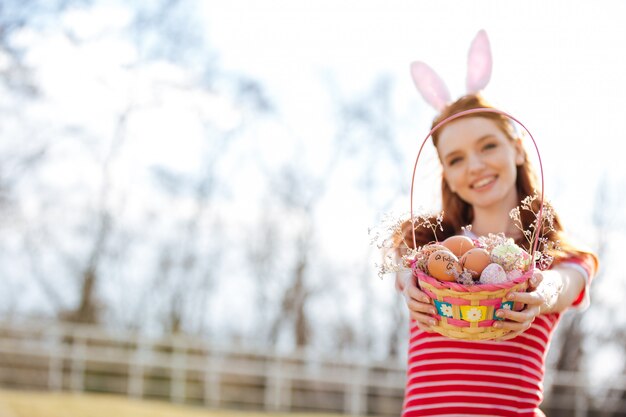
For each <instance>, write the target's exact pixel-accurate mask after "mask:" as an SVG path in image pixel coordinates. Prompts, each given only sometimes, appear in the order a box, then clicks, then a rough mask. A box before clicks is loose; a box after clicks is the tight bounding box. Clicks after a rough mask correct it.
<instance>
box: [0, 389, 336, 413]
mask: <svg viewBox="0 0 626 417" xmlns="http://www.w3.org/2000/svg"><path fill="white" fill-rule="evenodd" d="M279 416H289V417H337V415H332V414H309V413H307V414H296V413H290V414H280V413H262V412H248V411H225V410H208V409H203V408H199V407H192V406H185V405H173V404H168V403H164V402H159V401H147V400H132V399H129V398H126V397H122V396H113V395H98V394H68V393H49V392H25V391H9V390H0V417H279Z"/></svg>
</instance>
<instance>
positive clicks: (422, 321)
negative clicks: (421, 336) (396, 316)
mask: <svg viewBox="0 0 626 417" xmlns="http://www.w3.org/2000/svg"><path fill="white" fill-rule="evenodd" d="M410 316H411V318H412V319H413V320H415V321H416V322H417V324H418V325H422V326H425V327H428V328H430V326H435V325H436V324H437V320H435V319H434V318H432V317H430V316H429V315H427V314H423V313H417V312H415V311H411V312H410ZM420 329H422V327H421V326H420ZM422 330H423V329H422Z"/></svg>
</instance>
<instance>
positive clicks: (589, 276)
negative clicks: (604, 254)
mask: <svg viewBox="0 0 626 417" xmlns="http://www.w3.org/2000/svg"><path fill="white" fill-rule="evenodd" d="M559 265H563V266H568V267H570V268H574V269H576V270H578V271H579V272H580V273H581V274H582V275H583V277H585V287H584V288H583V290H582V291H581V292H580V294H579V295H578V297H577V298H576V300H574V302H573V303H572V307H575V308H576V309H578V310H580V311H584V310H586V309H587V308H588V307H589V304H590V302H591V298H590V290H589V286H590V285H591V281H592V280H593V277H594V276H595V274H596V271H597V270H598V260H597V258H596V257H595V256H594V255H591V254H583V255H578V256H572V257H570V258H567V259H564V260H563V261H561V262H559Z"/></svg>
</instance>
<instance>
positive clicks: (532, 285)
mask: <svg viewBox="0 0 626 417" xmlns="http://www.w3.org/2000/svg"><path fill="white" fill-rule="evenodd" d="M541 281H543V274H542V273H541V271H535V272H533V276H532V277H531V278H530V280H529V281H528V284H529V286H528V291H534V290H536V289H537V287H538V286H539V284H541Z"/></svg>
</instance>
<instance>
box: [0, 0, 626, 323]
mask: <svg viewBox="0 0 626 417" xmlns="http://www.w3.org/2000/svg"><path fill="white" fill-rule="evenodd" d="M199 3H202V6H203V7H204V14H205V16H206V22H207V23H206V30H207V33H208V38H209V43H210V45H211V46H212V47H213V48H214V50H215V51H216V52H217V54H218V58H219V65H220V66H221V67H222V68H224V69H226V70H231V71H234V72H236V73H242V74H245V75H247V76H249V77H251V78H253V79H256V80H259V81H260V82H261V83H262V84H263V87H264V88H265V90H266V91H267V92H268V94H269V95H270V98H271V100H273V101H274V102H276V104H277V108H278V109H279V111H280V120H281V122H282V124H281V125H280V126H272V125H271V124H270V125H265V126H262V127H258V129H259V131H258V132H256V133H258V134H259V135H262V136H263V137H264V138H265V139H264V140H266V141H267V142H264V143H267V144H268V145H271V146H267V149H268V150H269V151H267V150H266V151H265V152H266V153H265V154H264V155H263V156H264V157H265V158H267V160H268V161H270V162H278V161H281V160H282V159H285V155H291V154H295V153H297V152H299V151H300V152H302V153H303V154H306V156H307V161H315V160H316V159H323V158H324V156H325V155H327V154H328V152H332V149H331V148H330V146H331V145H330V141H329V138H330V137H331V136H332V133H333V128H334V127H333V123H335V119H336V115H335V114H334V113H333V111H334V108H333V105H332V102H331V99H332V97H331V96H330V94H329V86H332V87H333V88H335V89H336V91H337V92H338V93H339V95H340V96H341V97H343V98H349V97H352V96H353V95H355V94H357V95H358V94H363V93H364V92H366V91H368V90H369V89H370V88H371V85H372V83H373V81H374V80H375V79H376V78H377V77H378V76H380V75H387V76H389V77H390V78H391V79H392V81H393V96H392V102H391V106H393V112H394V114H395V115H396V116H397V117H398V121H399V124H400V126H398V131H397V132H398V134H399V135H401V138H400V142H401V143H403V144H405V146H406V149H405V150H406V153H407V155H409V157H407V163H406V167H404V171H405V172H406V176H405V177H404V178H400V179H398V180H399V181H404V182H406V184H407V185H408V183H409V182H410V173H411V170H412V162H413V155H415V153H416V151H417V148H418V146H419V144H420V142H421V140H422V139H423V137H424V135H425V134H426V133H427V132H428V127H429V125H430V119H432V117H433V116H434V115H435V112H434V110H432V109H430V108H428V107H427V105H426V104H424V103H423V101H422V100H421V97H420V96H419V94H418V92H417V91H416V90H415V88H414V86H413V83H412V81H411V79H410V76H409V64H410V62H411V61H413V60H422V61H425V62H426V63H428V64H429V65H430V66H431V67H433V68H434V69H435V70H436V71H437V72H438V73H439V74H440V75H441V76H442V78H443V79H444V81H445V82H446V83H447V85H448V87H449V89H450V91H451V94H452V96H453V97H458V96H460V95H462V94H463V93H464V90H463V88H464V85H465V71H466V60H467V50H468V47H469V44H470V42H471V40H472V39H473V37H474V36H475V34H476V32H477V31H478V30H479V29H485V30H486V31H487V33H488V35H489V38H490V41H491V48H492V53H493V55H494V68H493V75H492V79H491V82H490V84H489V85H488V86H487V88H486V90H485V96H486V97H487V98H489V99H490V100H491V101H492V102H493V103H494V104H496V105H499V106H500V107H501V108H502V109H504V110H506V111H508V112H510V113H511V114H513V115H514V116H516V117H517V118H518V119H520V120H521V121H522V122H523V123H524V124H525V125H526V126H527V127H528V128H529V129H530V131H531V132H532V133H533V135H534V137H535V139H536V140H537V142H538V145H539V149H540V151H541V154H542V158H543V161H544V165H545V167H544V168H545V170H546V172H545V174H546V184H545V186H546V193H547V195H548V197H549V198H550V199H552V200H553V201H554V202H555V204H556V206H557V209H558V210H559V212H560V213H561V216H562V217H563V219H564V220H565V223H566V224H568V225H575V227H571V228H572V229H574V231H575V233H577V234H579V235H580V236H584V235H585V233H586V232H588V231H589V230H590V228H591V227H590V225H589V215H590V210H591V206H592V203H593V193H594V189H595V186H596V184H597V182H598V179H599V178H600V177H601V176H603V175H607V176H609V178H610V186H611V189H610V190H611V192H612V194H613V195H612V198H616V199H619V198H623V197H622V194H623V189H624V185H625V184H626V168H625V167H624V164H623V162H622V159H623V158H622V155H623V152H624V146H623V145H622V143H623V141H624V140H625V139H626V135H625V134H624V129H623V127H622V124H623V109H624V106H623V98H624V97H626V80H625V78H624V75H623V74H626V25H624V23H623V22H624V18H625V17H626V2H623V1H619V0H606V1H597V2H592V1H588V0H585V1H581V0H568V1H565V0H560V1H539V0H532V1H524V2H521V1H517V2H514V1H502V0H492V1H471V2H470V1H462V0H458V1H445V0H439V1H408V0H406V1H382V0H379V1H373V0H344V1H336V0H334V1H331V0H317V1H314V2H312V1H294V0H264V1H262V2H261V1H254V0H245V1H244V0H229V1H200V2H199ZM97 10H98V11H97V13H90V12H83V11H77V12H74V13H70V14H68V16H67V17H66V19H67V21H66V23H68V24H70V25H72V26H73V27H74V28H75V29H76V31H77V32H78V33H80V34H82V35H94V34H98V33H99V31H100V30H102V31H103V32H104V31H105V30H106V29H107V28H108V29H115V28H117V27H123V26H124V25H125V24H126V23H127V22H128V19H129V14H128V13H127V12H125V11H124V9H123V7H115V6H108V5H107V6H99V7H98V9H97ZM20 36H22V38H23V40H24V42H26V41H27V40H28V39H29V37H32V36H41V39H40V40H39V43H37V45H38V47H34V48H32V49H31V51H30V55H29V56H28V57H27V58H28V61H29V62H30V63H31V64H33V65H34V66H39V67H40V68H41V70H40V71H39V73H38V74H37V75H38V76H39V77H40V79H41V83H42V85H43V87H44V90H45V91H44V92H45V95H46V97H47V99H48V103H46V104H45V105H50V103H53V104H54V105H55V106H57V110H58V111H59V114H62V117H64V118H65V120H66V122H67V123H68V124H72V123H76V124H79V123H82V124H85V125H89V126H90V127H91V128H92V129H93V132H98V134H102V132H103V131H106V130H107V129H108V130H110V129H111V120H110V119H107V118H106V117H103V116H102V115H103V114H112V113H113V112H115V111H116V110H119V109H120V108H121V106H124V105H127V104H128V97H129V96H132V97H133V99H134V100H135V102H136V103H135V104H138V105H139V106H141V105H142V104H143V103H144V102H150V101H151V100H152V101H154V97H152V96H150V95H151V94H154V92H153V90H152V89H151V86H150V85H148V84H149V82H151V80H154V79H159V78H162V79H164V80H167V81H168V82H169V81H172V80H173V81H174V83H173V84H176V83H178V82H180V83H181V84H184V83H185V77H186V75H185V74H184V71H183V70H182V69H181V68H176V67H173V66H169V65H167V64H162V65H154V66H151V67H150V68H142V69H141V71H134V72H132V71H126V68H125V65H126V64H127V63H128V62H132V61H133V60H134V59H135V53H136V52H135V51H134V50H133V48H132V47H131V46H130V45H129V43H128V42H127V40H126V39H122V38H115V37H106V38H104V39H103V40H102V42H100V43H99V42H91V43H89V45H88V46H87V47H84V48H83V50H81V51H78V52H77V51H76V50H75V48H80V45H79V46H76V45H72V44H71V43H70V42H69V41H68V40H67V39H66V38H64V36H62V35H60V34H58V33H56V34H54V35H50V36H47V35H46V34H35V33H33V32H31V31H29V30H28V29H27V30H24V31H23V33H22V34H21V35H20ZM73 48H74V49H73ZM1 65H2V57H0V67H1ZM94 79H95V80H97V81H98V82H97V83H94ZM158 94H160V96H159V97H158V99H159V100H160V102H162V103H163V107H160V108H158V109H145V110H142V111H140V112H138V114H137V115H136V116H135V117H134V118H133V122H132V123H131V125H130V126H128V129H129V132H130V134H129V136H130V137H131V139H129V140H128V142H127V143H126V144H125V153H124V156H123V158H121V160H118V161H117V162H116V164H117V165H116V170H115V172H116V175H117V176H118V177H119V178H118V180H119V181H120V183H126V182H127V183H128V184H135V183H137V184H142V183H143V182H142V181H147V180H146V178H143V177H145V176H147V173H146V168H147V167H150V166H152V165H154V164H162V165H165V166H168V167H172V168H180V169H182V168H184V169H187V170H190V171H193V170H197V169H198V165H199V164H201V159H200V158H199V157H198V155H199V154H200V152H202V151H203V149H204V148H203V146H204V145H203V143H202V132H200V131H199V130H198V127H197V125H194V122H193V121H192V120H191V119H192V117H191V113H192V112H193V111H197V109H198V108H201V109H203V111H206V112H207V115H208V116H211V117H212V118H213V120H214V121H218V122H219V123H221V124H222V126H221V127H223V128H224V129H227V128H228V127H230V126H235V125H237V123H238V117H239V116H240V115H239V114H238V113H237V111H235V110H234V109H233V108H231V107H230V104H229V103H227V102H225V101H221V98H220V97H211V96H210V95H207V94H200V93H198V94H196V93H194V92H193V91H180V90H178V89H177V88H176V87H175V86H169V87H164V88H162V89H160V90H159V91H158ZM94 97H97V98H98V99H97V100H94ZM85 103H89V106H86V105H85ZM45 105H44V106H45ZM40 110H41V111H42V113H45V114H46V115H48V117H49V114H50V113H49V112H50V109H49V107H42V108H41V109H40ZM32 111H33V112H37V108H35V109H33V110H32ZM42 117H43V116H42ZM181 132H182V133H181ZM291 135H295V136H297V137H298V138H300V139H303V143H306V149H304V150H302V149H300V150H297V149H294V148H293V144H291V143H287V142H285V141H284V140H289V138H290V137H293V136H291ZM103 136H104V137H106V134H103ZM172 138H177V140H175V141H172ZM283 139H284V140H283ZM73 149H74V152H76V150H75V147H74V148H73ZM53 151H54V152H63V149H62V147H56V148H55V149H54V150H53ZM81 152H82V150H81ZM84 152H86V153H88V152H90V150H84ZM94 153H95V151H94ZM83 156H84V155H76V157H74V158H73V159H74V160H75V161H85V162H83V163H84V166H78V165H74V166H65V167H64V168H65V171H56V172H54V173H50V177H49V180H50V181H57V182H58V183H59V184H63V183H67V181H88V179H89V178H91V176H93V178H94V184H97V182H98V180H97V175H98V169H99V168H98V167H97V166H94V165H93V164H92V165H89V161H90V160H89V159H88V158H84V157H83ZM237 162H238V161H234V162H233V163H237ZM76 163H77V164H78V163H79V162H76ZM308 163H312V164H313V165H314V164H315V163H314V162H308ZM429 167H430V165H428V163H426V165H423V166H421V167H420V169H425V170H428V169H430V168H429ZM57 169H58V167H57ZM77 171H78V172H80V173H81V175H80V176H77V175H76V172H77ZM55 175H56V176H57V178H56V180H55V177H54V176H55ZM142 176H143V177H142ZM240 180H241V179H240ZM243 181H244V182H243V183H242V184H234V187H235V186H240V188H243V189H245V191H246V192H247V191H254V188H255V183H254V182H248V183H246V182H245V181H253V179H251V178H245V179H243ZM94 186H97V185H94ZM234 187H233V188H234ZM133 191H136V192H137V195H139V193H142V192H143V193H145V192H146V191H145V190H142V189H139V188H138V187H137V189H135V190H133ZM334 192H335V193H336V195H332V197H334V198H336V200H333V201H335V203H334V210H328V211H333V214H332V216H331V215H330V214H329V215H328V220H327V221H326V222H325V223H324V225H325V228H326V231H325V232H324V231H322V233H326V237H327V238H328V241H327V246H328V251H329V252H335V253H339V252H340V251H342V250H344V249H345V245H346V243H345V242H343V241H341V240H340V239H337V238H336V236H335V235H334V234H333V233H336V231H337V230H338V229H339V228H341V229H342V230H343V231H344V232H346V235H350V236H354V237H355V239H358V243H359V244H367V235H366V232H367V228H368V227H370V226H372V224H371V222H372V214H371V212H370V213H367V210H366V209H364V210H362V211H363V212H364V214H362V213H360V212H359V210H354V209H353V208H352V207H351V205H350V202H351V200H352V198H353V196H352V195H351V194H350V192H351V191H350V190H349V189H346V190H345V191H342V192H337V189H335V191H334ZM131 194H132V195H133V196H135V194H134V193H131ZM151 198H153V197H152V196H147V197H146V199H142V198H137V199H136V200H132V199H131V200H132V201H135V202H137V201H140V202H142V203H145V201H148V202H149V204H155V205H157V204H158V203H159V201H158V200H153V199H151ZM132 201H131V202H130V203H129V204H131V203H132ZM622 202H623V200H622ZM246 203H247V201H243V204H246ZM394 206H396V207H398V208H399V209H402V210H408V196H407V198H406V199H405V200H402V201H399V202H394ZM359 214H362V215H359ZM382 214H383V213H379V214H378V215H382ZM588 243H589V244H592V243H593V242H588ZM342 245H344V246H342ZM358 278H360V277H358ZM377 284H379V283H376V284H372V285H377ZM380 285H381V286H383V285H384V286H386V287H387V288H389V287H390V285H389V282H384V283H382V284H380ZM377 288H378V287H377ZM228 313H229V312H226V313H225V314H228Z"/></svg>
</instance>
